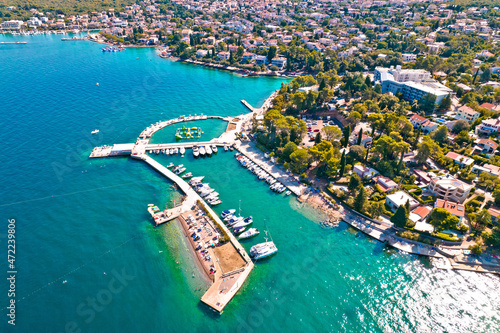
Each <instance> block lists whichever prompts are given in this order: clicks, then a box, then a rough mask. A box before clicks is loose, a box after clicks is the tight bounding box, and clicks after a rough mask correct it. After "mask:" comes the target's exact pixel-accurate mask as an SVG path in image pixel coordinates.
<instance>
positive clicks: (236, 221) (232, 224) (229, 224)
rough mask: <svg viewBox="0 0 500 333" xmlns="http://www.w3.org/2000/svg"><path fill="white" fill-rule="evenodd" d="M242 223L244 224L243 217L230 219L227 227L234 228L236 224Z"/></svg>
mask: <svg viewBox="0 0 500 333" xmlns="http://www.w3.org/2000/svg"><path fill="white" fill-rule="evenodd" d="M240 222H243V217H241V216H240V217H235V218H232V219H230V220H229V221H227V225H228V226H230V227H232V226H234V225H235V224H237V223H240Z"/></svg>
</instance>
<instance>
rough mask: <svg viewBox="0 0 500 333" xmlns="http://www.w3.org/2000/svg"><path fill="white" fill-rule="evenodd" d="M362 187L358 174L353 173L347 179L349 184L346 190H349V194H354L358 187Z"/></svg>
mask: <svg viewBox="0 0 500 333" xmlns="http://www.w3.org/2000/svg"><path fill="white" fill-rule="evenodd" d="M362 185H363V182H362V181H361V178H360V177H359V176H358V174H356V173H353V174H352V176H351V178H350V179H349V184H347V189H349V192H351V193H355V192H356V191H357V190H358V189H359V188H360V187H362Z"/></svg>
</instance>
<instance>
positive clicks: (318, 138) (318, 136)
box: [314, 132, 321, 144]
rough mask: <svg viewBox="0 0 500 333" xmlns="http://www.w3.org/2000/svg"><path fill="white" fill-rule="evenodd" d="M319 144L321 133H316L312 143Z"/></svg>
mask: <svg viewBox="0 0 500 333" xmlns="http://www.w3.org/2000/svg"><path fill="white" fill-rule="evenodd" d="M320 142H321V133H320V132H318V134H316V137H315V138H314V143H315V144H318V143H320Z"/></svg>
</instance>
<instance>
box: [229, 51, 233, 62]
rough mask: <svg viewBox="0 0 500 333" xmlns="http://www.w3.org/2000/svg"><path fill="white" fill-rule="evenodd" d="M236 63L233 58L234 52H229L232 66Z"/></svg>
mask: <svg viewBox="0 0 500 333" xmlns="http://www.w3.org/2000/svg"><path fill="white" fill-rule="evenodd" d="M233 61H234V58H233V51H229V63H230V64H232V63H233Z"/></svg>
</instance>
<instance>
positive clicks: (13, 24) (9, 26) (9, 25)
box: [2, 20, 23, 30]
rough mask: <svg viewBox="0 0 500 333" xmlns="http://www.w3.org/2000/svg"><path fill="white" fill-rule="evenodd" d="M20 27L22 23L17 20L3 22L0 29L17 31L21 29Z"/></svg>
mask: <svg viewBox="0 0 500 333" xmlns="http://www.w3.org/2000/svg"><path fill="white" fill-rule="evenodd" d="M22 25H23V21H18V20H11V21H5V22H2V29H3V30H19V29H21V26H22Z"/></svg>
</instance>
